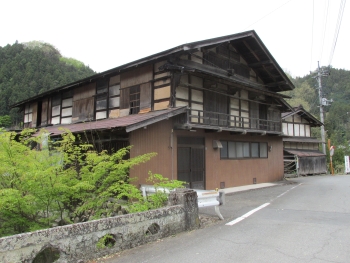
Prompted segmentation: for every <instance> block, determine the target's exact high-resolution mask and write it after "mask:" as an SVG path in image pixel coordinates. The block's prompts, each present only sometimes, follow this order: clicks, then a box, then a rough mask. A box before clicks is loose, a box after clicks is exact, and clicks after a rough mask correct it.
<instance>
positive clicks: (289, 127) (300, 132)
mask: <svg viewBox="0 0 350 263" xmlns="http://www.w3.org/2000/svg"><path fill="white" fill-rule="evenodd" d="M282 128H283V133H284V134H285V135H288V136H301V137H310V136H311V126H310V123H309V122H308V121H306V120H305V119H303V118H301V117H300V116H299V115H293V116H290V117H288V118H286V119H285V120H283V123H282Z"/></svg>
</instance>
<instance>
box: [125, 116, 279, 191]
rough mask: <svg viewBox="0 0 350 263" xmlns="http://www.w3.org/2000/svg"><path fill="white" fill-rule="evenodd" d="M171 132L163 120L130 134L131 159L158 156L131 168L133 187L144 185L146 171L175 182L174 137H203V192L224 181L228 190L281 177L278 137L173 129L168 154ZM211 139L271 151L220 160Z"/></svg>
mask: <svg viewBox="0 0 350 263" xmlns="http://www.w3.org/2000/svg"><path fill="white" fill-rule="evenodd" d="M171 131H172V124H171V121H170V120H167V121H162V122H159V123H156V124H153V125H150V126H148V127H147V129H139V130H136V131H133V132H132V133H131V135H130V144H131V145H134V147H133V148H132V149H131V157H133V156H137V155H140V154H144V153H149V152H157V153H158V155H157V156H156V157H154V158H152V159H151V160H150V161H149V162H147V163H145V164H141V165H139V166H137V167H135V168H133V169H132V171H131V172H130V175H131V177H138V179H139V180H138V181H137V182H135V183H136V184H146V183H147V182H146V178H147V177H148V171H152V173H160V174H162V175H163V176H164V177H168V178H173V179H177V137H179V136H184V137H203V138H205V147H206V148H205V162H206V164H205V170H206V171H205V176H206V182H205V185H206V189H215V188H220V182H225V187H226V188H228V187H235V186H242V185H249V184H253V178H256V183H257V184H259V183H266V182H273V181H278V180H282V178H283V142H282V138H281V137H278V136H252V135H249V134H247V135H230V133H229V132H219V133H217V132H213V133H206V132H204V130H197V132H189V131H181V130H174V136H173V153H172V149H171V147H170V144H171ZM213 140H232V141H243V142H244V141H245V142H267V143H268V146H270V145H271V146H272V150H271V152H268V158H256V159H240V160H238V159H237V160H221V159H220V150H219V149H213ZM171 160H173V163H172V162H171ZM172 169H173V173H172ZM172 175H173V176H172ZM148 184H149V183H148Z"/></svg>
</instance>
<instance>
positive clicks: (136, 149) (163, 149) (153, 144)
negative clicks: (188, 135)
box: [130, 120, 176, 184]
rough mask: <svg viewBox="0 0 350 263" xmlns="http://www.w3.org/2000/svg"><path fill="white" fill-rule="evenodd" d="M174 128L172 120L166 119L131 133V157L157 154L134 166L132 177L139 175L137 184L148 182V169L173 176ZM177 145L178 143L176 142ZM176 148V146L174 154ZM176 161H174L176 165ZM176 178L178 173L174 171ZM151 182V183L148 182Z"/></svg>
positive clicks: (165, 175)
mask: <svg viewBox="0 0 350 263" xmlns="http://www.w3.org/2000/svg"><path fill="white" fill-rule="evenodd" d="M171 130H172V121H171V120H165V121H161V122H158V123H155V124H152V125H149V126H147V128H146V129H143V128H141V129H138V130H135V131H132V132H131V134H130V145H133V147H132V148H131V151H130V157H135V156H138V155H141V154H145V153H150V152H156V153H157V156H156V157H153V158H152V159H151V160H150V161H148V162H146V163H144V164H141V165H139V166H136V167H134V168H133V169H132V170H131V171H130V176H131V177H137V178H138V180H137V181H136V182H135V183H136V184H146V183H147V182H146V178H147V177H148V171H152V173H159V174H161V175H163V176H164V177H168V178H172V175H171V167H172V165H171V159H172V155H171V153H172V150H171V147H170V143H171V142H170V140H171V139H170V138H171ZM174 145H175V146H176V144H174ZM175 153H176V149H175V148H174V154H175ZM175 165H176V163H174V167H175ZM174 179H176V174H175V173H174ZM148 184H149V183H148Z"/></svg>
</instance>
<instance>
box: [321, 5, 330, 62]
mask: <svg viewBox="0 0 350 263" xmlns="http://www.w3.org/2000/svg"><path fill="white" fill-rule="evenodd" d="M326 3H327V7H326V9H325V13H326V15H325V16H326V20H325V23H324V27H323V39H322V48H321V55H320V60H321V61H322V55H323V47H324V39H325V37H326V29H327V20H328V8H329V0H327V2H326Z"/></svg>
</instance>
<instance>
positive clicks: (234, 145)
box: [220, 141, 267, 159]
mask: <svg viewBox="0 0 350 263" xmlns="http://www.w3.org/2000/svg"><path fill="white" fill-rule="evenodd" d="M221 144H222V148H221V150H220V158H221V159H243V158H267V142H235V141H221Z"/></svg>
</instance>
